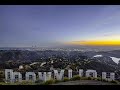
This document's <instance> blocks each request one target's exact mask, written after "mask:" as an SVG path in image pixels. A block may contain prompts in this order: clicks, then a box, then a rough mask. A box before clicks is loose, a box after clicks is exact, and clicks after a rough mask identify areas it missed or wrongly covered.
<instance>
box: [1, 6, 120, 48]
mask: <svg viewBox="0 0 120 90" xmlns="http://www.w3.org/2000/svg"><path fill="white" fill-rule="evenodd" d="M116 35H117V36H119V35H120V6H117V5H115V6H113V5H111V6H110V5H78V6H77V5H75V6H74V5H66V6H65V5H38V6H37V5H35V6H34V5H13V6H12V5H1V6H0V47H14V46H15V47H16V46H18V47H21V46H32V45H37V46H55V45H59V44H61V43H63V42H69V41H81V40H90V39H100V38H103V37H104V38H109V37H110V36H116Z"/></svg>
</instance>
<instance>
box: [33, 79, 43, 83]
mask: <svg viewBox="0 0 120 90" xmlns="http://www.w3.org/2000/svg"><path fill="white" fill-rule="evenodd" d="M42 82H43V81H42V80H36V81H35V83H42Z"/></svg>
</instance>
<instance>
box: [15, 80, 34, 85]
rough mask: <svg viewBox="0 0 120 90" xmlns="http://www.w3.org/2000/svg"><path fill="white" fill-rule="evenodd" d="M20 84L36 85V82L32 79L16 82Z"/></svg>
mask: <svg viewBox="0 0 120 90" xmlns="http://www.w3.org/2000/svg"><path fill="white" fill-rule="evenodd" d="M16 84H18V85H34V82H32V81H22V82H19V83H16Z"/></svg>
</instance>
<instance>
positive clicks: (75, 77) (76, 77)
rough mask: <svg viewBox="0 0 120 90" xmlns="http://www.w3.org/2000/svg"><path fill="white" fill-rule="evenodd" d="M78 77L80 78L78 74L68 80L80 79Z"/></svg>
mask: <svg viewBox="0 0 120 90" xmlns="http://www.w3.org/2000/svg"><path fill="white" fill-rule="evenodd" d="M80 79H81V77H80V76H79V75H76V76H74V77H72V78H71V79H70V80H72V81H75V80H80Z"/></svg>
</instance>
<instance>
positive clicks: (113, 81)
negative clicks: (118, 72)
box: [110, 80, 119, 84]
mask: <svg viewBox="0 0 120 90" xmlns="http://www.w3.org/2000/svg"><path fill="white" fill-rule="evenodd" d="M110 82H111V83H115V84H118V83H119V82H118V81H116V80H112V81H110Z"/></svg>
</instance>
